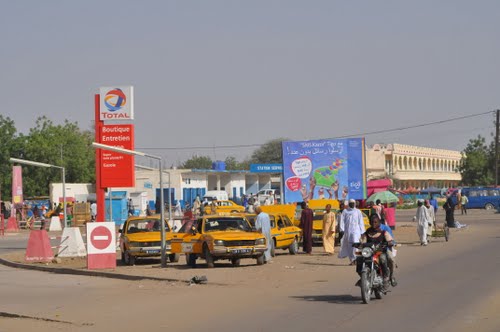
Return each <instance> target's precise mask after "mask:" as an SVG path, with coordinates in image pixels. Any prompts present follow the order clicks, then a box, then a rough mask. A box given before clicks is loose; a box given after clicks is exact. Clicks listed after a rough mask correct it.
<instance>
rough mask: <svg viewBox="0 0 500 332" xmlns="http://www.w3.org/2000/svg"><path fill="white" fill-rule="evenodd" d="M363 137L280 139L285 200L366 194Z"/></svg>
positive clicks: (353, 196)
mask: <svg viewBox="0 0 500 332" xmlns="http://www.w3.org/2000/svg"><path fill="white" fill-rule="evenodd" d="M364 156H365V142H364V138H347V139H335V140H328V139H325V140H313V141H289V142H283V179H284V195H285V197H284V201H285V203H292V202H301V201H307V200H309V199H321V198H326V199H340V200H345V199H351V198H352V199H364V198H366V177H365V158H364Z"/></svg>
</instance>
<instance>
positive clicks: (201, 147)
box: [137, 111, 495, 151]
mask: <svg viewBox="0 0 500 332" xmlns="http://www.w3.org/2000/svg"><path fill="white" fill-rule="evenodd" d="M493 113H495V111H488V112H483V113H477V114H470V115H465V116H459V117H455V118H450V119H445V120H439V121H433V122H426V123H421V124H417V125H412V126H406V127H398V128H392V129H382V130H377V131H370V132H363V133H357V134H350V135H343V136H337V137H331V138H330V139H339V138H349V137H359V136H369V135H376V134H383V133H389V132H394V131H401V130H407V129H414V128H421V127H427V126H433V125H437V124H442V123H447V122H452V121H459V120H465V119H470V118H474V117H478V116H483V115H486V114H493ZM262 145H264V143H255V144H238V145H212V146H186V147H158V148H152V147H140V148H137V149H139V150H171V151H173V150H206V149H241V148H257V147H261V146H262Z"/></svg>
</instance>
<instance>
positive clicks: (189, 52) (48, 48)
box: [0, 0, 500, 165]
mask: <svg viewBox="0 0 500 332" xmlns="http://www.w3.org/2000/svg"><path fill="white" fill-rule="evenodd" d="M0 4H1V11H0V31H2V38H1V39H0V40H1V47H0V50H1V51H0V73H1V75H0V102H1V104H0V105H1V111H0V112H1V114H2V115H4V116H8V117H10V118H11V119H13V120H14V121H15V123H16V126H17V128H18V130H19V131H20V132H23V133H26V132H27V131H28V129H29V128H31V127H33V126H34V123H35V119H36V118H37V117H38V116H39V115H47V116H48V117H49V118H51V119H52V120H53V121H54V122H55V123H62V122H63V120H64V119H69V120H71V121H77V122H78V123H79V125H80V127H82V128H90V127H91V126H92V121H93V116H94V109H93V107H94V104H93V102H94V101H93V95H94V94H95V93H97V92H98V88H99V87H100V86H115V85H116V86H118V85H133V86H134V88H135V115H136V119H135V121H134V123H135V132H136V149H137V150H143V151H147V152H149V153H152V154H159V155H162V156H164V157H165V158H166V164H167V165H171V164H177V163H179V162H182V161H184V160H185V159H187V158H189V157H190V156H192V155H193V154H198V155H208V156H210V157H211V158H213V159H224V158H225V157H226V156H227V155H234V156H236V157H237V158H238V159H240V160H241V159H243V158H244V157H245V156H247V155H249V154H250V153H251V152H252V151H253V149H254V148H239V149H235V148H231V149H229V148H225V149H222V148H217V146H227V145H246V144H261V143H264V142H266V141H268V140H270V139H273V138H278V137H286V138H289V139H293V140H306V139H321V138H332V137H338V136H343V135H352V134H357V133H364V132H370V131H376V130H381V129H390V128H397V127H403V126H410V125H414V124H415V125H417V124H421V123H426V122H432V121H437V120H445V119H449V118H454V117H460V116H465V115H469V114H477V113H482V112H488V111H493V110H495V109H497V108H500V1H496V0H492V1H480V0H478V1H458V0H453V1H435V0H431V1H424V0H418V1H403V0H395V1H373V0H370V1H347V0H344V1H334V0H328V1H313V0H311V1H292V0H286V1H270V0H265V1H256V0H252V1H250V0H249V1H235V0H227V1H214V0H211V1H207V0H200V1H167V0H165V1H123V0H122V1H102V0H101V1H89V0H85V1H83V0H81V1H65V0H60V1H49V0H44V1H22V0H18V1H7V0H0ZM493 130H494V127H493V115H486V116H480V117H475V118H471V119H468V120H461V121H455V122H449V123H446V124H440V125H435V126H428V127H423V128H418V129H410V130H405V131H398V132H394V133H386V134H378V135H368V136H366V138H367V142H368V144H373V143H378V142H382V143H392V142H394V143H402V144H413V145H421V146H429V147H437V148H445V149H455V150H462V149H463V148H464V147H465V145H466V144H467V142H468V140H469V139H470V138H471V137H473V136H475V135H477V134H482V135H483V136H487V137H488V139H489V138H490V137H489V133H490V132H491V131H493ZM182 147H215V148H209V149H181V150H150V148H182Z"/></svg>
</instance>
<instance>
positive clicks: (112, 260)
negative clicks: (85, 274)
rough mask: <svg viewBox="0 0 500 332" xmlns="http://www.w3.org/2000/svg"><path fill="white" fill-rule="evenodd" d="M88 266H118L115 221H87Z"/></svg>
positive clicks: (109, 267)
mask: <svg viewBox="0 0 500 332" xmlns="http://www.w3.org/2000/svg"><path fill="white" fill-rule="evenodd" d="M87 268H88V269H114V268H116V233H115V223H114V222H99V223H87Z"/></svg>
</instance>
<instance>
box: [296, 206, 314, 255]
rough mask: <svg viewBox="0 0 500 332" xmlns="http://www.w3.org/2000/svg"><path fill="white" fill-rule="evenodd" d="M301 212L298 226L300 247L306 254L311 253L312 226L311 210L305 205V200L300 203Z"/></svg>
mask: <svg viewBox="0 0 500 332" xmlns="http://www.w3.org/2000/svg"><path fill="white" fill-rule="evenodd" d="M300 206H301V207H302V212H301V214H300V224H299V227H300V228H301V229H302V248H303V250H304V252H305V253H306V254H311V253H312V226H313V211H312V210H311V209H310V208H309V207H308V206H307V203H306V202H302V203H300Z"/></svg>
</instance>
